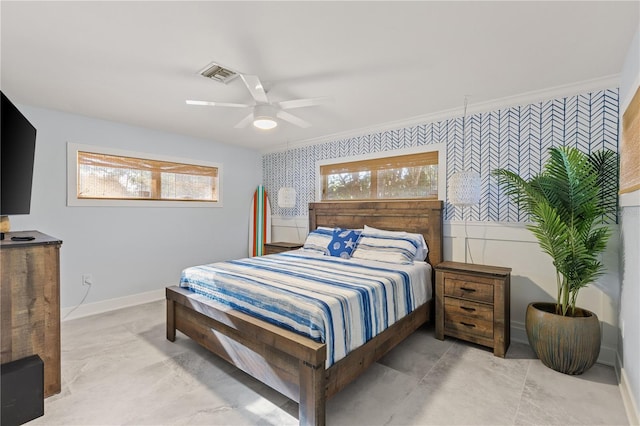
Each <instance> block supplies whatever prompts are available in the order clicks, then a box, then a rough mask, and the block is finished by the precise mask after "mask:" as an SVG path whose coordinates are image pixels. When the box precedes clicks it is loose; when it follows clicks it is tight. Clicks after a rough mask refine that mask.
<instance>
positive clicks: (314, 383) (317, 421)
mask: <svg viewBox="0 0 640 426" xmlns="http://www.w3.org/2000/svg"><path fill="white" fill-rule="evenodd" d="M324 381H325V369H324V364H322V365H311V364H309V363H308V362H305V361H300V402H299V407H298V421H299V422H300V425H301V426H303V425H304V426H311V425H313V426H324V424H325V403H326V398H325V382H324Z"/></svg>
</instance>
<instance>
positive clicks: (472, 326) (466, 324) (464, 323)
mask: <svg viewBox="0 0 640 426" xmlns="http://www.w3.org/2000/svg"><path fill="white" fill-rule="evenodd" d="M460 324H462V325H464V326H465V327H471V328H474V327H475V326H476V325H475V324H471V323H468V322H464V321H460Z"/></svg>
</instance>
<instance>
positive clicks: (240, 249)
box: [11, 105, 262, 308]
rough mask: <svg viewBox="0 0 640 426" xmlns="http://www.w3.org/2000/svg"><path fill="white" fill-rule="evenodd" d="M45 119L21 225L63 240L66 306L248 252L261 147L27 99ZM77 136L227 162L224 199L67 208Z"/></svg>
mask: <svg viewBox="0 0 640 426" xmlns="http://www.w3.org/2000/svg"><path fill="white" fill-rule="evenodd" d="M18 107H19V108H20V110H21V111H22V112H23V114H24V115H25V116H26V117H27V118H28V119H29V120H30V121H31V123H32V124H33V125H34V126H35V127H36V128H37V131H38V133H37V141H36V155H35V167H34V176H33V193H32V205H31V214H29V215H24V216H12V217H11V229H12V230H15V231H19V230H30V229H33V230H39V231H41V232H44V233H46V234H49V235H52V236H55V237H57V238H60V239H61V240H63V245H62V249H61V306H62V308H65V307H71V306H75V305H77V304H78V303H79V302H80V301H81V299H82V297H83V295H84V293H85V289H86V287H83V286H82V279H81V277H82V274H84V273H90V274H93V280H94V284H93V286H92V287H91V291H90V292H89V295H88V297H87V299H86V300H85V302H84V303H85V304H86V303H92V302H98V301H104V300H108V299H113V298H118V297H125V296H130V295H135V294H139V293H144V292H149V291H152V290H157V289H161V288H163V287H165V286H166V285H170V284H176V283H177V282H178V279H179V277H180V272H181V270H182V269H183V268H185V267H187V266H191V265H196V264H202V263H208V262H212V261H218V260H224V259H231V258H238V257H243V256H246V253H247V245H248V221H249V214H248V211H249V205H250V202H251V197H252V195H253V191H254V189H255V187H256V186H257V185H258V184H259V183H260V181H261V178H262V165H261V156H260V154H259V153H258V152H257V151H252V150H247V149H241V148H236V147H233V146H231V145H225V144H221V143H215V142H212V141H208V140H202V139H195V138H190V137H186V136H180V135H174V134H168V133H163V132H158V131H154V130H148V129H143V128H138V127H133V126H128V125H124V124H119V123H113V122H108V121H102V120H96V119H92V118H87V117H83V116H78V115H71V114H66V113H61V112H58V111H52V110H46V109H40V108H34V107H29V106H23V105H18ZM67 142H72V143H79V144H87V145H97V146H103V147H110V148H117V149H125V150H129V151H134V152H141V153H154V154H159V155H167V156H175V157H180V158H193V159H199V160H204V161H212V162H217V163H221V164H222V165H223V177H222V178H223V181H222V191H223V197H224V198H223V203H224V206H223V207H221V208H194V207H187V208H183V207H162V208H158V207H67V205H66V193H67V187H66V180H67V179H66V176H67V169H66V167H67V164H66V163H67V160H66V149H67V148H66V145H67Z"/></svg>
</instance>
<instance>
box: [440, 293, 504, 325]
mask: <svg viewBox="0 0 640 426" xmlns="http://www.w3.org/2000/svg"><path fill="white" fill-rule="evenodd" d="M444 309H445V316H446V314H455V315H456V316H465V317H467V318H469V319H474V320H475V319H478V320H482V321H489V322H491V323H493V306H492V305H483V304H481V303H476V302H469V301H467V300H462V299H453V298H451V297H445V298H444Z"/></svg>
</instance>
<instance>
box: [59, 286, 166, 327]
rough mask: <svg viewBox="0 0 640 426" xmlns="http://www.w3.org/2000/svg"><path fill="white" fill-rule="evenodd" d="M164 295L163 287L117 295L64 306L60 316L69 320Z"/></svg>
mask: <svg viewBox="0 0 640 426" xmlns="http://www.w3.org/2000/svg"><path fill="white" fill-rule="evenodd" d="M164 297H165V289H164V287H163V288H161V289H157V290H152V291H147V292H145V293H137V294H132V295H130V296H124V297H117V298H115V299H108V300H102V301H100V302H94V303H87V304H84V305H80V306H78V307H71V308H62V309H61V310H60V318H62V321H63V322H64V321H69V320H73V319H77V318H83V317H87V316H89V315H95V314H101V313H104V312H109V311H114V310H116V309H121V308H126V307H129V306H135V305H141V304H143V303H149V302H155V301H158V300H162V299H164Z"/></svg>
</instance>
